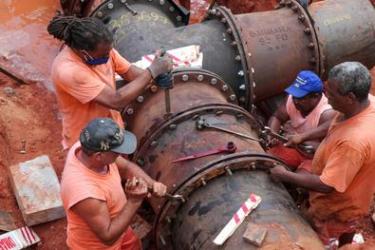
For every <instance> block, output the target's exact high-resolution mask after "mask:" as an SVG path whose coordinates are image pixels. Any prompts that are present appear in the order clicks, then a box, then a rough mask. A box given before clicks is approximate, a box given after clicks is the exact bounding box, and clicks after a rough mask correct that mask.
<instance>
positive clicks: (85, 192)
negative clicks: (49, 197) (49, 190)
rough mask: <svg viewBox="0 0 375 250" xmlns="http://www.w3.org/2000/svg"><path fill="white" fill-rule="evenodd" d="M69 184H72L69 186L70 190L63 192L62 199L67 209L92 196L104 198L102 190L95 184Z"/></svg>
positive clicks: (98, 198)
mask: <svg viewBox="0 0 375 250" xmlns="http://www.w3.org/2000/svg"><path fill="white" fill-rule="evenodd" d="M70 184H72V185H73V186H71V187H70V191H71V192H68V193H65V197H64V198H65V199H63V200H64V201H65V203H66V208H67V209H70V208H71V207H73V206H74V205H75V204H77V203H78V202H80V201H83V200H85V199H88V198H93V199H97V200H102V201H105V200H106V198H105V194H104V192H103V191H102V190H101V189H100V188H99V187H97V186H95V185H92V184H88V183H85V182H83V183H82V182H81V183H76V184H73V183H70Z"/></svg>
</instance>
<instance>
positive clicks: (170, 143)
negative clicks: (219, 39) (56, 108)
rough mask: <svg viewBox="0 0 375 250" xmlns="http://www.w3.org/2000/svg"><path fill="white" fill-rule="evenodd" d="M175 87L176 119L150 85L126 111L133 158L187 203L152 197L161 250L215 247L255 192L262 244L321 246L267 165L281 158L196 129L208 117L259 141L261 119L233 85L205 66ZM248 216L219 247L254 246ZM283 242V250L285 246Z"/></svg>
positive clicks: (183, 74)
mask: <svg viewBox="0 0 375 250" xmlns="http://www.w3.org/2000/svg"><path fill="white" fill-rule="evenodd" d="M173 81H174V88H173V89H171V90H170V96H171V108H172V113H173V115H172V116H167V117H166V116H164V115H165V107H164V92H163V91H162V90H160V89H158V87H157V86H155V85H153V86H151V88H150V89H149V90H148V91H147V92H146V93H144V94H143V95H142V96H138V98H137V99H136V101H134V102H133V103H131V104H130V105H129V106H128V107H127V108H126V109H125V110H124V111H123V115H124V118H125V120H126V122H127V124H128V129H130V130H132V131H133V132H134V133H135V134H136V135H137V138H138V139H139V148H138V150H137V152H136V153H135V154H134V157H133V160H134V161H136V162H137V163H138V164H139V165H140V166H142V168H143V169H144V170H145V171H146V172H147V173H148V174H149V175H150V176H151V177H152V178H154V179H156V180H158V181H161V182H163V183H165V184H166V185H167V187H168V192H169V193H171V194H180V195H183V196H184V198H185V200H186V202H184V203H180V202H179V201H170V200H165V199H161V198H153V199H152V200H151V201H150V203H151V206H152V208H153V210H154V211H155V214H156V218H155V224H154V240H155V243H156V246H157V248H158V249H183V250H184V249H205V250H206V249H217V246H214V245H213V243H212V241H213V239H214V237H215V236H216V235H217V234H218V233H219V232H220V230H221V229H222V228H223V227H224V225H225V224H226V223H227V222H228V221H229V220H230V218H231V217H232V216H233V213H234V212H235V211H236V210H237V209H238V208H239V206H240V205H241V204H242V202H243V201H245V200H246V199H247V197H248V195H249V194H250V193H251V192H253V193H256V194H258V195H260V196H261V197H262V199H263V201H262V203H261V204H260V206H259V207H258V208H257V209H256V210H255V211H254V212H253V213H252V214H251V215H250V216H249V217H250V218H251V221H252V222H254V223H257V224H259V225H262V226H264V227H265V228H267V230H268V236H267V238H266V240H265V242H264V244H263V246H264V249H267V248H271V249H293V248H296V247H304V248H305V249H308V248H311V249H322V245H321V242H320V241H319V239H318V238H317V236H316V234H315V232H314V231H313V230H312V229H311V228H310V226H309V225H308V224H306V222H305V221H304V220H303V219H302V218H301V217H300V215H299V213H298V209H297V208H296V207H295V205H294V203H293V201H292V199H291V197H290V196H289V194H288V193H287V192H286V190H285V189H284V187H283V186H282V185H280V184H278V183H275V182H272V181H271V180H270V178H269V176H268V174H267V173H266V171H265V170H267V169H268V168H270V167H272V166H274V165H275V164H282V163H281V162H280V161H279V160H278V159H276V158H273V157H271V156H269V155H267V154H265V153H264V150H263V148H262V147H261V145H260V143H259V142H258V141H254V140H250V139H246V138H244V137H238V136H236V135H233V134H231V133H226V132H223V131H220V130H217V129H210V128H202V127H199V124H201V123H200V121H202V120H205V121H208V122H210V123H211V124H215V126H219V127H221V128H225V129H227V130H231V131H236V132H239V133H243V134H247V135H248V136H250V137H252V138H254V139H256V140H257V139H258V134H257V131H259V124H258V122H257V121H256V120H255V119H254V118H253V116H252V115H250V114H249V113H248V112H247V111H246V110H244V109H243V108H240V107H239V106H238V103H237V98H236V95H235V94H234V92H233V91H232V89H231V87H230V86H229V85H228V84H226V83H225V82H224V81H223V79H222V78H220V77H219V76H218V75H216V74H214V73H212V72H209V71H206V70H198V69H196V70H181V71H176V72H175V73H174V76H173ZM228 142H232V143H234V145H235V146H236V149H237V150H236V151H235V152H234V153H233V152H232V153H221V154H215V155H209V156H205V157H200V158H196V159H191V160H187V161H179V162H174V161H175V160H176V159H178V158H181V157H185V156H189V155H193V154H196V153H202V152H207V151H209V150H214V149H217V148H219V147H223V146H225V145H227V144H228ZM248 221H249V219H246V220H245V221H244V222H243V224H242V225H241V226H240V228H239V229H238V230H237V231H236V232H235V234H234V235H233V236H232V237H231V238H230V239H229V240H228V242H226V243H225V245H224V246H223V248H222V249H252V248H251V245H249V244H248V243H246V242H244V241H243V239H242V235H243V232H244V230H245V229H246V225H247V223H248ZM280 246H282V247H285V248H280Z"/></svg>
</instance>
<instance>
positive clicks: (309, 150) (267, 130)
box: [262, 126, 314, 158]
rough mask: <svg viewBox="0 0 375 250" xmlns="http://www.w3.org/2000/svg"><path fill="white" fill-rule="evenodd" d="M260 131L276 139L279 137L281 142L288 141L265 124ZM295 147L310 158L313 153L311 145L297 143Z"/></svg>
mask: <svg viewBox="0 0 375 250" xmlns="http://www.w3.org/2000/svg"><path fill="white" fill-rule="evenodd" d="M262 133H264V134H266V135H270V136H272V137H274V138H276V139H279V140H280V141H282V142H287V141H288V138H286V137H285V136H282V135H279V134H278V133H275V132H273V131H272V130H271V128H270V127H267V126H265V127H263V131H262ZM295 147H296V149H297V150H298V151H299V152H301V153H302V154H304V155H306V156H308V157H311V158H312V156H313V155H314V147H313V146H311V145H306V144H299V145H296V146H295Z"/></svg>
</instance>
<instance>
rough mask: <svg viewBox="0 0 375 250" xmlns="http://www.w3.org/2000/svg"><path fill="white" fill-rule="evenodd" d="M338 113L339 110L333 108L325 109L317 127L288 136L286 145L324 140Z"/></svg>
mask: <svg viewBox="0 0 375 250" xmlns="http://www.w3.org/2000/svg"><path fill="white" fill-rule="evenodd" d="M336 114H337V112H336V111H334V110H333V109H328V110H326V111H324V112H323V113H322V114H321V116H320V119H319V124H318V126H317V127H316V128H314V129H310V130H308V131H305V132H304V133H301V134H294V135H289V136H287V138H288V142H286V143H285V146H292V145H298V144H301V143H302V142H304V141H314V140H319V141H320V140H322V139H323V138H324V137H325V136H326V135H327V132H328V129H329V126H330V125H331V122H332V120H333V118H334V117H335V115H336Z"/></svg>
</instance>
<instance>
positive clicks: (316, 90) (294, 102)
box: [268, 70, 336, 172]
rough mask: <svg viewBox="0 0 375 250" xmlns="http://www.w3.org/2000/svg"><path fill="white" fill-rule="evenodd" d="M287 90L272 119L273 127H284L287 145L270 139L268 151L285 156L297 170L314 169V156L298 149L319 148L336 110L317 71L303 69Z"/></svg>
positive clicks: (270, 121)
mask: <svg viewBox="0 0 375 250" xmlns="http://www.w3.org/2000/svg"><path fill="white" fill-rule="evenodd" d="M285 92H287V93H288V96H287V97H286V98H285V100H284V102H283V103H282V104H281V105H279V107H278V108H277V110H276V111H275V113H274V114H273V115H272V116H271V118H270V119H269V121H268V126H269V127H270V129H271V130H272V131H273V132H275V133H279V131H280V130H281V128H282V130H283V132H284V133H285V137H286V138H287V139H288V142H286V144H285V145H283V144H282V143H281V142H280V141H275V140H270V141H271V142H273V143H271V148H270V149H269V150H268V153H270V154H272V155H274V156H277V157H279V158H280V159H282V160H283V161H284V162H285V163H286V164H287V165H288V166H289V167H290V168H291V169H293V170H295V171H298V172H299V171H308V172H310V171H311V156H309V155H307V154H306V153H304V151H303V150H301V149H298V147H300V145H301V144H302V143H303V144H304V145H308V146H310V147H311V148H312V149H313V151H315V149H316V147H317V145H319V143H320V141H321V140H322V139H323V138H324V136H325V135H326V133H327V131H328V127H329V125H330V123H331V121H332V119H333V117H334V116H335V114H336V112H335V111H334V110H333V109H332V107H331V106H330V105H329V104H328V100H327V98H326V97H325V96H324V94H323V83H322V81H321V79H320V78H319V76H317V75H316V74H315V73H314V72H312V71H308V70H303V71H301V72H299V73H298V75H297V77H296V79H295V80H294V82H293V84H291V85H290V86H289V87H288V88H287V89H285Z"/></svg>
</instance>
